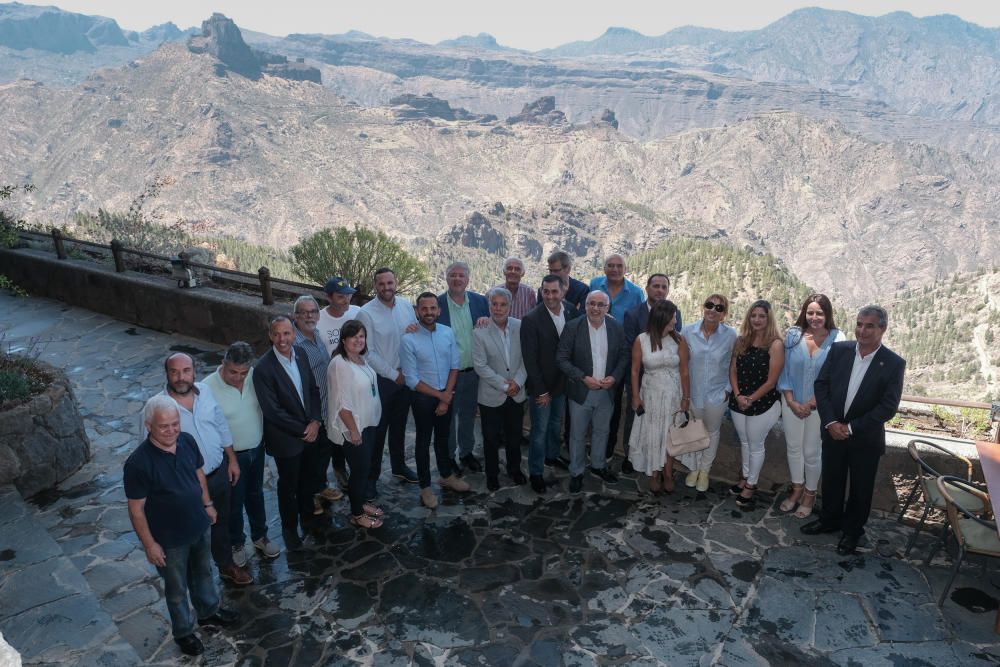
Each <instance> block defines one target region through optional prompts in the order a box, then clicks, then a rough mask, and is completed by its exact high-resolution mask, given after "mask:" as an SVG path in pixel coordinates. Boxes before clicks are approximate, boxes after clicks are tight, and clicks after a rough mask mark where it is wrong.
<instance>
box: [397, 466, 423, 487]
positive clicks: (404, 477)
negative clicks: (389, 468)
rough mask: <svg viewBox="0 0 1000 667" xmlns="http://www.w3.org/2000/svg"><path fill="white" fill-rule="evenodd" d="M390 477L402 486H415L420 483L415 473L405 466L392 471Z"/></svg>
mask: <svg viewBox="0 0 1000 667" xmlns="http://www.w3.org/2000/svg"><path fill="white" fill-rule="evenodd" d="M392 476H393V477H395V478H396V479H398V480H399V481H400V482H403V483H404V484H407V483H408V484H416V483H417V482H419V481H420V478H419V477H417V473H415V472H413V471H412V470H411V469H410V468H408V467H406V466H403V468H402V469H401V470H395V471H393V473H392Z"/></svg>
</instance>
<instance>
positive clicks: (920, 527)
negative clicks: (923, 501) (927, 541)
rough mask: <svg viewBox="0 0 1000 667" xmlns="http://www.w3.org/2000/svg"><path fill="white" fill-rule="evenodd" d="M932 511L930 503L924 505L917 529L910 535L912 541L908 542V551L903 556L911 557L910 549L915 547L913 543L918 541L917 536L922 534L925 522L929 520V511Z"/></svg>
mask: <svg viewBox="0 0 1000 667" xmlns="http://www.w3.org/2000/svg"><path fill="white" fill-rule="evenodd" d="M930 511H931V506H930V505H924V513H923V514H922V515H921V517H920V521H919V522H918V523H917V528H916V530H914V531H913V535H910V541H909V542H907V543H906V553H904V554H903V558H909V557H910V550H911V549H913V545H914V544H916V543H917V536H918V535H920V531H922V530H923V529H924V522H925V521H926V520H927V513H928V512H930Z"/></svg>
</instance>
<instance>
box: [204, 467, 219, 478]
mask: <svg viewBox="0 0 1000 667" xmlns="http://www.w3.org/2000/svg"><path fill="white" fill-rule="evenodd" d="M220 470H222V465H218V466H216V468H215V470H213V471H212V472H207V473H205V478H206V479H208V478H209V477H211V476H212V475H214V474H215V473H217V472H219V471H220Z"/></svg>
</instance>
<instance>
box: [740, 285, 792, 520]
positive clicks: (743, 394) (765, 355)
mask: <svg viewBox="0 0 1000 667" xmlns="http://www.w3.org/2000/svg"><path fill="white" fill-rule="evenodd" d="M784 365H785V351H784V345H783V344H782V342H781V334H779V333H778V324H777V322H775V320H774V311H772V310H771V304H770V303H768V302H767V301H764V300H763V299H760V300H758V301H754V302H753V303H752V304H751V305H750V309H749V310H747V314H746V316H745V317H744V318H743V323H742V324H741V325H740V335H739V336H737V338H736V345H735V346H734V347H733V359H732V361H731V362H730V363H729V383H730V385H731V386H732V388H733V393H732V395H731V396H730V397H729V409H730V411H731V412H732V416H733V426H735V427H736V434H737V435H738V436H739V438H740V449H741V453H742V461H743V475H742V478H741V479H740V482H739V483H738V484H735V485H734V486H733V487H732V488H731V489H730V490H731V491H732V492H733V493H735V494H737V497H736V504H737V505H739V506H740V507H752V506H753V502H754V501H753V496H754V492H755V491H756V490H757V479H758V477H760V470H761V468H763V467H764V441H765V440H766V439H767V434H768V433H769V432H770V431H771V428H772V427H773V426H774V425H775V424H776V423H777V422H778V417H780V416H781V402H780V400H779V398H780V396H779V394H778V390H777V389H776V388H775V387H776V385H777V384H778V377H779V376H780V375H781V369H782V368H783V367H784Z"/></svg>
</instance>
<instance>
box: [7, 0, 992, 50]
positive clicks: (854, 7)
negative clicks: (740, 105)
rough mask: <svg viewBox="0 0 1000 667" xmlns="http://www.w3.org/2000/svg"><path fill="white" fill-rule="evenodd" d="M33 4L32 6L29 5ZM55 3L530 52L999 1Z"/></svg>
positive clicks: (93, 10) (129, 18) (262, 28)
mask: <svg viewBox="0 0 1000 667" xmlns="http://www.w3.org/2000/svg"><path fill="white" fill-rule="evenodd" d="M35 1H36V2H37V1H38V0H35ZM27 2H28V3H29V4H33V3H32V2H31V0H27ZM38 4H42V3H41V2H38ZM54 4H56V5H57V6H58V7H61V8H62V9H66V10H69V11H76V12H81V13H84V14H97V15H101V16H108V17H111V18H113V19H116V20H117V21H118V23H119V25H121V26H122V27H123V28H126V29H131V30H144V29H146V28H148V27H150V26H152V25H156V24H159V23H165V22H167V21H173V22H174V23H176V24H177V25H178V26H180V27H181V28H189V27H192V26H199V25H201V22H202V21H203V20H204V19H206V18H208V16H209V15H210V14H211V13H212V12H222V13H223V14H225V15H226V16H228V17H229V18H231V19H233V20H234V21H236V23H237V25H239V26H240V27H244V28H248V29H250V30H256V31H259V32H265V33H268V34H271V35H278V36H283V35H287V34H289V33H293V32H303V33H324V34H334V33H341V32H346V31H348V30H361V31H364V32H367V33H371V34H373V35H377V36H384V37H411V38H413V39H417V40H420V41H422V42H429V43H434V42H439V41H441V40H443V39H451V38H453V37H457V36H459V35H463V34H477V33H480V32H488V33H490V34H492V35H493V36H494V37H496V38H497V41H499V42H500V43H501V44H504V45H506V46H513V47H517V48H522V49H531V50H537V49H542V48H547V47H552V46H558V45H559V44H564V43H566V42H570V41H574V40H580V39H593V38H595V37H597V36H599V35H600V34H601V33H603V32H604V31H605V29H607V28H608V27H609V26H622V27H626V28H632V29H633V30H638V31H639V32H642V33H644V34H646V35H661V34H663V33H665V32H667V31H668V30H670V29H672V28H676V27H678V26H683V25H697V26H702V27H706V28H721V29H724V30H748V29H754V28H760V27H763V26H765V25H767V24H768V23H771V22H772V21H774V20H776V19H778V18H781V17H782V16H784V15H785V14H787V13H789V12H790V11H792V10H794V9H798V8H800V7H810V6H811V7H816V6H819V7H826V8H829V9H843V10H847V11H852V12H856V13H858V14H866V15H870V16H878V15H881V14H886V13H888V12H892V11H898V10H903V11H908V12H910V13H911V14H914V15H915V16H932V15H935V14H944V13H950V14H956V15H958V16H960V17H962V18H963V19H965V20H966V21H971V22H973V23H978V24H979V25H982V26H986V27H997V26H1000V2H998V1H997V0H950V1H948V2H945V1H943V0H909V1H908V2H893V1H891V0H864V1H856V0H845V1H844V2H794V1H785V0H758V2H749V1H748V0H700V1H699V0H695V1H694V2H676V1H675V2H665V1H664V0H615V1H611V2H609V1H608V0H598V1H597V2H594V1H592V0H572V1H569V0H558V1H552V0H498V1H497V2H482V1H479V2H477V1H476V0H425V1H423V2H422V1H420V0H354V1H353V2H351V1H345V0H341V1H340V2H317V1H316V0H310V1H306V0H283V1H282V2H276V1H275V0H269V1H268V2H248V1H246V0H242V1H237V0H212V1H204V0H203V1H200V2H198V1H194V0H168V1H166V2H144V1H142V0H138V1H137V0H56V1H55V3H54Z"/></svg>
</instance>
